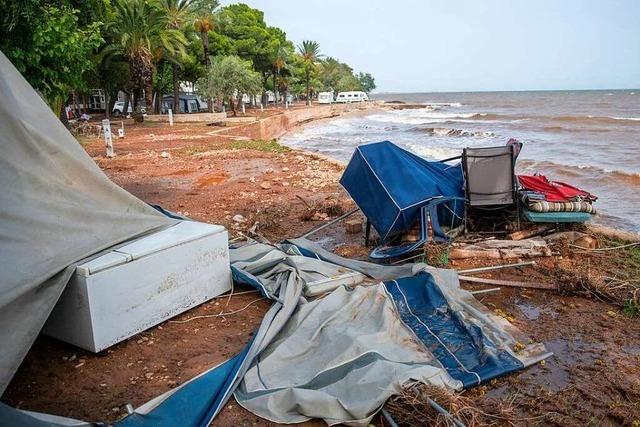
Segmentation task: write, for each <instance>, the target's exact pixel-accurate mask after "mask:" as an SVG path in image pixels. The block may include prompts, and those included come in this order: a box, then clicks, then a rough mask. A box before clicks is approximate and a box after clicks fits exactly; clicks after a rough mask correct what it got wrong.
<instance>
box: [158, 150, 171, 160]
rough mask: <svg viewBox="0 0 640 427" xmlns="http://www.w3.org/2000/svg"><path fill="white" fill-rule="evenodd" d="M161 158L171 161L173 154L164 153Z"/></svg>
mask: <svg viewBox="0 0 640 427" xmlns="http://www.w3.org/2000/svg"><path fill="white" fill-rule="evenodd" d="M160 157H162V158H163V159H170V158H171V154H169V153H167V152H166V151H163V152H162V153H160Z"/></svg>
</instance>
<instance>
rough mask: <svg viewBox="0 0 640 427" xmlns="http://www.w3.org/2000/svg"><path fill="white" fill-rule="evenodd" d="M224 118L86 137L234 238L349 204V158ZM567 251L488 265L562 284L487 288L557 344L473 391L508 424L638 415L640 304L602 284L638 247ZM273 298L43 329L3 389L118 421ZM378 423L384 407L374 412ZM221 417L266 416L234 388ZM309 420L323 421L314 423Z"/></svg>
mask: <svg viewBox="0 0 640 427" xmlns="http://www.w3.org/2000/svg"><path fill="white" fill-rule="evenodd" d="M214 130H215V129H213V128H212V127H209V126H206V125H204V124H198V123H190V124H177V125H176V126H174V127H169V126H167V125H162V124H152V123H145V124H139V125H133V123H127V136H126V138H125V139H124V140H117V141H116V142H115V148H116V153H117V157H115V158H113V159H107V158H105V156H104V148H103V142H102V141H101V140H99V139H96V140H86V141H84V142H86V144H85V148H86V150H87V152H88V153H89V154H90V155H91V156H92V157H93V158H94V160H95V161H96V163H97V164H98V165H99V166H100V167H101V168H102V169H103V170H104V171H105V173H106V174H107V175H108V176H109V177H110V178H111V179H112V180H113V181H115V182H116V183H118V184H119V185H121V186H122V187H124V188H125V189H127V190H128V191H130V192H131V193H133V194H134V195H136V196H138V197H140V198H141V199H143V200H145V201H147V202H149V203H153V204H159V205H162V206H163V207H165V208H167V209H169V210H172V211H176V212H179V213H181V214H183V215H186V216H189V217H191V218H194V219H197V220H201V221H206V222H214V223H218V224H223V225H224V226H226V227H227V228H228V229H229V230H230V235H231V237H232V238H235V237H242V235H243V234H246V233H247V232H249V230H252V231H253V232H254V233H257V235H259V236H261V237H260V238H264V239H267V240H270V241H278V240H281V239H283V238H286V237H296V236H298V235H300V234H302V233H303V232H305V231H307V230H309V229H311V228H312V227H314V226H317V225H320V224H323V223H325V221H326V220H327V219H328V218H331V217H335V216H337V215H339V214H340V213H342V212H345V211H347V210H348V209H351V208H352V207H353V205H352V202H351V201H350V200H349V198H348V196H347V195H346V194H345V193H344V191H343V190H342V189H341V188H340V187H339V185H338V179H339V177H340V174H341V171H342V166H341V165H340V164H339V163H336V162H333V161H330V160H328V159H325V158H322V157H319V156H317V155H314V154H311V153H306V152H301V151H295V150H289V149H286V148H285V147H282V146H280V145H278V144H277V142H273V141H252V140H249V139H248V138H242V135H241V134H240V135H239V136H240V138H229V137H224V136H221V135H219V134H217V133H216V132H212V131H214ZM236 136H238V135H237V134H236ZM239 215H241V217H240V216H239ZM314 239H315V240H319V241H322V242H323V244H325V245H326V246H327V247H328V248H329V249H332V250H334V251H336V252H337V253H339V254H340V255H343V256H348V257H354V258H355V257H366V254H367V252H368V249H367V248H364V247H363V246H362V244H363V238H362V234H347V233H346V232H345V230H344V228H343V226H342V225H341V224H336V225H334V226H331V227H329V228H327V229H326V230H323V231H321V232H319V233H318V234H317V235H315V236H314ZM609 244H610V243H609ZM559 252H560V253H559V254H558V255H555V256H552V257H548V258H542V259H539V261H538V265H537V266H529V267H521V268H518V269H512V270H503V271H501V272H494V273H491V274H487V275H485V277H491V278H501V279H512V280H527V281H537V282H543V283H555V284H557V285H558V286H559V289H560V290H561V292H555V291H540V290H530V289H507V288H502V290H501V291H500V292H495V293H489V294H485V295H482V296H480V297H479V299H480V300H481V301H482V302H483V303H484V304H485V305H487V306H488V307H489V308H490V309H491V310H494V311H495V312H496V313H499V314H501V315H503V316H505V317H506V318H507V319H508V320H509V321H511V322H512V323H513V324H515V325H516V326H517V327H518V328H520V329H521V330H522V331H523V332H524V333H525V334H526V335H528V336H529V337H530V338H531V339H532V340H533V341H535V342H538V341H539V342H544V343H545V344H546V345H547V348H548V349H549V350H551V351H553V352H554V356H553V357H552V358H551V359H548V360H547V361H546V362H545V363H543V364H539V365H536V366H533V367H530V368H528V369H525V370H523V371H520V372H519V373H516V374H513V375H510V376H508V377H506V378H499V379H497V380H494V381H492V382H491V383H490V384H487V385H485V386H481V387H477V388H475V389H471V390H468V391H466V392H465V393H464V396H467V397H468V398H469V399H470V401H471V402H472V403H473V405H474V406H475V407H477V408H479V409H480V410H481V411H482V412H483V413H484V414H485V415H487V414H488V415H487V416H486V418H482V419H483V420H485V421H487V420H488V421H491V422H493V423H495V424H498V425H513V424H515V425H531V424H540V425H548V424H556V425H585V424H593V425H602V424H604V425H633V426H637V425H640V318H638V317H637V316H636V317H635V318H633V317H628V316H627V315H625V314H624V313H623V311H622V310H621V307H620V305H616V304H611V303H607V302H603V301H600V300H599V298H601V297H600V295H599V294H598V293H597V292H594V288H593V286H592V284H593V283H596V282H597V281H598V280H601V279H602V277H603V276H606V275H611V274H616V275H617V277H630V278H631V279H630V280H636V281H637V280H638V279H639V278H640V273H638V272H639V271H640V251H637V250H634V249H631V250H628V251H615V252H607V253H601V254H586V253H578V252H576V251H574V250H571V249H570V248H567V247H565V248H562V250H560V251H559ZM629 260H631V261H629ZM498 262H499V260H498V261H495V260H494V261H493V262H492V263H494V264H495V263H498ZM489 264H490V262H488V261H487V260H482V261H479V260H470V261H468V262H465V263H454V264H453V265H452V264H449V265H450V266H451V267H454V268H461V267H468V266H478V265H483V266H484V265H489ZM625 275H626V276H625ZM636 283H637V282H636ZM465 287H466V286H465ZM469 288H471V287H469ZM474 288H480V286H476V287H474ZM246 291H249V289H235V292H238V293H241V292H246ZM268 306H269V304H268V302H267V301H265V300H260V299H259V296H258V295H257V294H256V293H242V294H238V295H235V296H233V297H231V298H229V297H226V296H224V297H221V298H218V299H215V300H213V301H211V302H208V303H205V304H203V305H201V306H199V307H196V308H194V309H192V310H190V311H188V312H186V313H184V314H182V315H180V316H178V317H177V318H174V319H172V320H170V321H168V322H165V323H163V324H161V325H159V326H157V327H155V328H152V329H150V330H147V331H145V332H143V333H141V334H139V335H136V336H134V337H132V338H131V339H129V340H126V341H124V342H122V343H120V344H118V345H116V346H114V347H112V348H110V349H109V350H107V351H105V352H103V353H100V354H92V353H89V352H86V351H83V350H80V349H78V348H75V347H73V346H71V345H67V344H64V343H61V342H59V341H56V340H54V339H51V338H47V337H44V336H41V337H39V338H38V339H37V341H36V344H35V345H34V347H33V348H32V349H31V351H30V352H29V354H28V356H27V358H26V359H25V361H24V363H23V364H22V366H21V368H20V370H19V371H18V373H17V375H16V376H15V377H14V380H13V382H12V383H11V384H10V386H9V388H8V390H7V391H6V393H5V394H4V396H3V401H5V402H7V403H9V404H11V405H15V406H17V407H20V408H24V409H30V410H36V411H42V412H48V413H53V414H58V415H63V416H68V417H73V418H78V419H85V420H94V421H97V420H102V421H114V420H116V419H118V418H120V417H122V416H123V415H124V414H125V412H124V405H125V404H127V403H131V404H132V405H133V406H134V407H135V406H138V405H140V404H142V403H144V402H146V401H148V400H150V399H151V398H153V397H155V396H157V395H159V394H161V393H163V392H165V391H167V390H169V389H171V388H173V387H175V386H176V385H177V384H180V383H182V382H184V381H186V380H188V379H189V378H191V377H193V376H195V375H197V374H198V373H200V372H202V371H203V370H205V369H207V368H210V367H213V366H215V365H217V364H219V363H221V362H223V361H224V360H226V359H227V358H229V357H230V356H232V355H234V354H236V353H237V352H239V351H240V350H241V349H242V347H243V346H244V345H245V344H246V342H247V341H248V340H249V338H250V336H251V333H252V331H254V330H255V329H256V328H257V326H258V325H259V324H260V321H261V319H262V316H263V315H264V313H265V312H266V310H267V308H268ZM225 313H233V314H225ZM627 314H630V313H629V312H627ZM196 316H208V317H199V318H195V317H196ZM190 319H193V320H190ZM181 322H182V323H181ZM400 415H401V414H398V413H397V414H396V416H397V417H398V418H399V417H400ZM381 423H382V421H381V419H380V418H376V419H374V424H375V425H381ZM214 424H215V425H221V426H225V425H234V426H248V425H270V423H269V422H267V421H265V420H263V419H260V418H258V417H256V416H255V415H253V414H251V413H249V412H247V411H245V410H244V409H242V408H240V407H239V406H238V405H237V403H236V402H235V401H234V400H231V401H230V402H229V403H228V404H227V406H226V407H225V409H224V410H223V412H222V414H221V415H220V416H219V417H218V418H217V419H216V421H215V422H214ZM312 424H315V425H323V424H322V423H320V422H318V421H314V422H312V423H308V424H307V425H312Z"/></svg>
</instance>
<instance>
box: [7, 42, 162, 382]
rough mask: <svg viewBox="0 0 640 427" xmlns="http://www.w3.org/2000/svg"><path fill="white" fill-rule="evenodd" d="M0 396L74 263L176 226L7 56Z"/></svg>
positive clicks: (53, 303)
mask: <svg viewBox="0 0 640 427" xmlns="http://www.w3.org/2000/svg"><path fill="white" fill-rule="evenodd" d="M0 98H2V100H3V102H1V103H0V152H2V155H1V156H0V187H2V191H0V260H2V265H1V266H0V325H2V328H1V329H0V342H2V346H0V393H1V392H3V391H4V390H5V388H6V387H7V385H8V383H9V381H10V380H11V378H12V377H13V375H14V374H15V372H16V370H17V369H18V366H19V365H20V362H21V361H22V359H23V358H24V356H25V354H26V353H27V351H28V350H29V348H30V347H31V344H32V343H33V341H34V340H35V338H36V336H37V335H38V333H39V332H40V330H41V329H42V326H43V324H44V322H45V321H46V319H47V317H48V316H49V313H51V310H52V309H53V307H54V305H55V303H56V301H57V300H58V298H59V296H60V294H61V293H62V291H63V289H64V287H65V285H66V283H67V281H68V279H69V278H70V276H71V274H72V273H73V271H74V268H75V267H74V266H73V265H72V264H73V263H75V262H77V261H79V260H81V259H83V258H86V257H88V256H90V255H93V254H95V253H97V252H99V251H101V250H103V249H106V248H108V247H111V246H113V245H115V244H118V243H120V242H123V241H126V240H129V239H131V238H133V237H136V236H139V235H141V234H143V233H145V232H149V231H150V230H154V229H158V228H159V227H163V226H168V225H170V224H172V223H173V222H174V221H173V220H171V219H169V218H167V217H166V216H164V215H161V214H160V213H158V212H157V211H156V210H155V209H153V208H152V207H150V206H148V205H147V204H145V203H144V202H142V201H141V200H139V199H137V198H136V197H134V196H132V195H131V194H129V193H128V192H126V191H125V190H123V189H122V188H120V187H118V186H117V185H115V184H114V183H112V182H111V181H110V180H109V179H108V178H107V177H106V175H105V174H104V173H103V172H102V171H101V170H100V168H99V167H98V166H97V165H96V164H95V163H94V161H93V160H92V159H91V158H90V157H89V156H88V155H87V153H86V152H85V151H84V150H83V149H82V147H81V146H80V144H78V141H76V139H75V138H74V137H73V136H72V135H71V134H70V133H69V131H68V130H67V129H66V128H65V127H64V125H63V124H62V123H61V122H60V120H59V119H58V118H57V117H56V116H55V114H53V112H52V111H51V109H50V108H49V107H48V106H47V105H46V104H45V103H44V101H43V100H42V99H41V98H40V96H38V94H37V93H36V92H35V91H34V90H33V88H32V87H31V86H30V85H29V83H27V81H26V80H25V79H24V78H23V77H22V76H21V75H20V73H19V72H18V71H17V70H16V69H15V67H14V66H13V65H12V64H11V62H9V60H8V59H7V58H6V57H5V56H4V54H2V53H1V52H0Z"/></svg>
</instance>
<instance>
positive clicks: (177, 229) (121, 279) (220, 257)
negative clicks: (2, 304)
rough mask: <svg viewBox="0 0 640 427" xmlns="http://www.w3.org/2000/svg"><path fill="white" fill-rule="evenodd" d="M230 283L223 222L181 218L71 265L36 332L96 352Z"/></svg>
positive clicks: (220, 292)
mask: <svg viewBox="0 0 640 427" xmlns="http://www.w3.org/2000/svg"><path fill="white" fill-rule="evenodd" d="M230 289H231V269H230V267H229V248H228V238H227V231H226V230H225V228H224V227H222V226H220V225H211V224H204V223H199V222H193V221H182V222H180V223H178V224H176V225H174V226H172V227H170V228H167V229H165V230H161V231H158V232H156V233H153V234H150V235H148V236H145V237H143V238H140V239H138V240H135V241H133V242H131V243H128V244H125V245H124V246H121V247H118V248H117V249H113V250H111V251H110V252H108V253H106V254H104V255H101V256H99V257H97V258H95V259H93V260H91V261H88V262H86V263H84V264H82V265H79V266H78V267H77V268H76V272H75V274H74V276H73V278H72V279H71V281H70V282H69V284H68V285H67V288H66V289H65V290H64V292H63V294H62V296H61V297H60V300H59V301H58V303H57V304H56V306H55V308H54V309H53V312H52V313H51V316H49V319H48V320H47V323H46V324H45V327H44V333H45V334H47V335H50V336H52V337H55V338H58V339H60V340H62V341H65V342H68V343H71V344H74V345H77V346H78V347H82V348H84V349H87V350H90V351H93V352H99V351H102V350H104V349H106V348H108V347H110V346H112V345H114V344H116V343H118V342H120V341H123V340H125V339H126V338H129V337H130V336H132V335H135V334H137V333H138V332H141V331H144V330H145V329H148V328H150V327H152V326H155V325H157V324H158V323H161V322H163V321H165V320H167V319H169V318H171V317H173V316H175V315H177V314H179V313H182V312H184V311H186V310H188V309H190V308H192V307H194V306H196V305H198V304H201V303H203V302H205V301H207V300H209V299H211V298H213V297H215V296H217V295H220V294H222V293H224V292H226V291H228V290H230Z"/></svg>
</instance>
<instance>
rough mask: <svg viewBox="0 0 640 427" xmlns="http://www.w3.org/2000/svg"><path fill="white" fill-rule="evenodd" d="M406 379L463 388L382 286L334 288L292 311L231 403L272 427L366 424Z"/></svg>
mask: <svg viewBox="0 0 640 427" xmlns="http://www.w3.org/2000/svg"><path fill="white" fill-rule="evenodd" d="M412 380H417V381H422V382H428V383H430V384H435V385H438V386H441V387H446V388H448V389H449V390H456V389H461V388H462V383H461V382H459V381H455V380H454V379H453V378H451V377H450V376H449V375H448V374H447V372H446V371H445V370H444V369H442V367H441V366H440V364H439V363H438V360H437V359H436V358H435V357H434V356H433V354H432V353H431V352H429V351H428V350H427V349H426V348H424V347H423V346H422V345H420V343H419V342H418V341H417V340H416V339H415V336H414V335H413V334H412V332H411V330H409V329H408V328H406V327H405V326H404V325H403V324H402V321H401V320H400V318H399V317H398V314H397V311H396V310H395V308H394V305H393V301H392V300H391V299H390V298H389V297H388V296H387V293H386V291H385V288H384V285H382V284H378V285H373V286H356V287H355V289H353V290H349V289H347V288H345V287H340V288H338V289H336V290H335V291H333V292H332V293H331V294H329V295H328V296H326V297H324V298H321V299H317V300H315V301H313V302H309V303H306V304H301V305H300V306H299V308H298V310H297V311H296V312H295V314H294V315H293V317H292V318H291V320H290V321H289V322H288V323H287V326H286V327H285V328H284V329H283V330H282V331H281V333H280V334H279V335H278V336H277V338H276V339H275V341H274V342H273V343H272V344H271V345H270V346H269V347H268V348H267V350H265V351H264V352H263V353H262V355H261V356H260V359H259V360H258V361H257V362H256V363H255V364H254V365H253V366H252V367H251V369H249V371H247V373H246V375H245V376H244V380H243V381H242V383H241V384H240V386H239V388H238V389H237V390H236V392H235V397H236V400H237V401H238V403H239V404H240V405H242V406H243V407H245V408H246V409H248V410H250V411H251V412H253V413H255V414H256V415H258V416H260V417H262V418H266V419H268V420H270V421H273V422H277V423H300V422H304V421H307V420H309V419H311V418H320V419H324V421H325V422H326V423H327V424H329V425H334V424H346V425H368V424H369V421H370V420H371V418H372V417H373V416H374V415H375V413H376V412H378V410H379V408H380V407H381V406H382V405H383V404H384V402H385V401H386V400H387V399H388V398H389V397H390V396H391V395H393V394H396V393H398V392H400V390H401V387H402V385H403V384H404V383H406V382H408V381H412Z"/></svg>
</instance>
